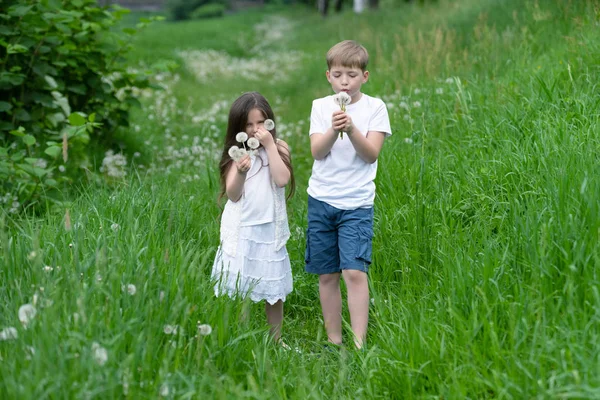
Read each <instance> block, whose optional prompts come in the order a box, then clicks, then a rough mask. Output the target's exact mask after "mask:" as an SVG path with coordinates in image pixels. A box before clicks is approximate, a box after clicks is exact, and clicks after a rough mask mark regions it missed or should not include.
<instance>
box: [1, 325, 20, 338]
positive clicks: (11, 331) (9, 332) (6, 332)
mask: <svg viewBox="0 0 600 400" xmlns="http://www.w3.org/2000/svg"><path fill="white" fill-rule="evenodd" d="M18 337H19V334H18V332H17V329H16V328H13V327H12V326H9V327H8V328H4V329H2V331H0V341H4V340H12V339H16V338H18Z"/></svg>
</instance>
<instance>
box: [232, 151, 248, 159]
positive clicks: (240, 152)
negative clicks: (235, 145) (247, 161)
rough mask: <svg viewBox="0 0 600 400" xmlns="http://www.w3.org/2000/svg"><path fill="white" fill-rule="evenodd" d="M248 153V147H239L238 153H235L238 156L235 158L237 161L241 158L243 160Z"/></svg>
mask: <svg viewBox="0 0 600 400" xmlns="http://www.w3.org/2000/svg"><path fill="white" fill-rule="evenodd" d="M246 154H248V152H247V151H246V149H241V148H239V149H238V150H237V151H236V154H235V157H236V158H235V160H236V161H239V160H241V159H242V158H244V156H245V155H246Z"/></svg>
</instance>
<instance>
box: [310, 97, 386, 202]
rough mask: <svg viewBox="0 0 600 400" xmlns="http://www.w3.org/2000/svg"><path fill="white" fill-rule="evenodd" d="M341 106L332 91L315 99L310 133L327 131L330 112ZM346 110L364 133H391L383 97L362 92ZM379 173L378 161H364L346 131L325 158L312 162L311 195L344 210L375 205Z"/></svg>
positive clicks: (329, 125) (329, 124) (329, 126)
mask: <svg viewBox="0 0 600 400" xmlns="http://www.w3.org/2000/svg"><path fill="white" fill-rule="evenodd" d="M339 109H340V107H339V106H338V105H337V104H335V103H334V101H333V95H332V96H327V97H323V98H321V99H316V100H314V101H313V104H312V111H311V115H310V131H309V134H310V135H314V134H323V133H325V132H326V131H327V130H328V129H329V128H331V115H332V114H333V112H334V111H336V110H339ZM346 113H348V114H349V115H350V117H351V118H352V122H354V125H355V126H356V128H358V131H359V132H360V133H361V134H362V135H363V136H366V135H367V133H368V132H369V131H377V132H383V133H385V135H386V137H387V136H390V135H391V134H392V129H391V127H390V119H389V116H388V112H387V108H386V106H385V103H384V102H383V101H382V100H380V99H377V98H375V97H371V96H368V95H366V94H364V93H363V94H362V96H361V98H360V100H358V101H357V102H356V103H354V104H350V105H347V106H346ZM376 174H377V161H375V162H374V163H372V164H369V163H367V162H365V161H363V159H362V158H360V157H359V156H358V154H357V153H356V150H354V146H353V145H352V143H351V142H350V139H349V138H348V135H346V134H344V138H343V139H338V140H336V141H335V143H334V145H333V147H332V148H331V151H330V152H329V154H327V156H325V158H323V159H321V160H315V162H314V163H313V168H312V174H311V177H310V179H309V181H308V190H307V191H308V194H309V195H310V196H311V197H313V198H315V199H317V200H320V201H323V202H325V203H327V204H329V205H331V206H333V207H336V208H339V209H342V210H354V209H357V208H364V207H372V206H373V201H374V200H375V182H373V180H374V179H375V176H376Z"/></svg>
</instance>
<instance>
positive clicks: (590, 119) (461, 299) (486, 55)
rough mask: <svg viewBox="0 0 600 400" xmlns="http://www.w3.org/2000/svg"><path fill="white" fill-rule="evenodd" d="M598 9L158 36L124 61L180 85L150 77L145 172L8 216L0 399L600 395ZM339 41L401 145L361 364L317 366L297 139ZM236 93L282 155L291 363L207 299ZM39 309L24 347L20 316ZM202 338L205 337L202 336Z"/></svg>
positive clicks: (462, 9)
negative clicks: (292, 185)
mask: <svg viewBox="0 0 600 400" xmlns="http://www.w3.org/2000/svg"><path fill="white" fill-rule="evenodd" d="M402 4H403V3H402ZM598 10H600V3H598V2H597V1H595V0H587V1H578V2H569V1H566V0H565V1H561V0H555V1H551V0H538V1H516V0H503V1H500V0H497V1H494V0H480V1H475V0H461V1H441V0H440V1H439V2H437V3H435V4H432V5H428V6H418V5H416V4H410V5H404V4H403V5H402V6H399V7H397V8H385V9H382V10H380V11H377V12H367V13H365V14H363V15H359V16H357V15H354V14H352V13H351V12H350V11H347V12H344V13H342V14H341V15H332V16H331V17H330V18H328V19H326V20H323V19H322V18H321V17H319V16H318V15H316V14H314V13H313V12H312V11H311V10H306V9H302V8H290V9H285V8H283V9H281V8H279V9H265V10H250V11H248V12H245V13H243V14H242V13H240V14H234V15H231V16H227V17H226V18H224V19H222V20H205V21H197V22H185V23H177V24H175V23H172V22H161V23H156V24H154V25H152V26H151V27H149V28H148V29H147V30H146V31H144V32H143V33H142V34H141V35H140V37H139V38H138V39H137V41H136V43H135V50H134V51H133V52H132V54H130V58H131V60H133V61H132V62H135V63H138V62H139V63H143V64H145V65H148V64H153V63H160V62H165V61H173V60H174V61H176V62H177V63H178V64H179V65H180V67H179V69H178V70H177V71H175V73H174V74H171V73H165V74H163V75H161V76H160V77H158V78H157V82H159V83H161V84H165V87H166V90H164V91H162V92H157V93H154V94H153V95H151V96H149V97H144V98H143V104H144V108H143V109H141V110H138V111H137V112H136V113H135V115H134V120H133V121H132V128H131V130H130V131H128V132H125V133H124V134H123V138H122V140H123V143H124V146H126V148H125V151H126V153H127V154H129V155H130V157H129V162H130V163H133V164H135V165H136V167H135V168H133V169H132V170H130V171H129V172H128V176H127V178H126V179H125V180H124V181H123V182H115V181H107V182H106V183H102V184H90V185H89V186H88V187H86V188H84V189H81V190H80V192H79V193H78V196H77V198H76V200H75V201H74V202H73V204H72V206H71V207H70V209H69V215H70V220H71V229H70V230H67V229H65V211H64V210H60V212H57V211H53V212H52V213H49V214H47V215H45V216H44V217H43V218H28V217H19V218H17V219H14V218H15V217H14V216H12V215H11V216H9V215H5V216H2V217H0V246H1V247H0V249H1V250H0V265H1V268H0V282H1V284H0V329H2V328H5V327H16V328H17V331H18V338H17V339H16V340H7V341H0V360H1V362H0V377H1V379H0V381H1V382H2V384H1V385H0V397H2V398H7V399H21V398H134V399H139V398H157V397H160V396H161V393H162V394H163V395H164V394H166V396H165V397H169V398H219V399H225V398H232V399H233V398H235V399H237V398H254V399H263V398H264V399H271V398H299V399H321V398H323V399H325V398H327V399H329V398H353V399H354V398H359V399H372V398H386V399H387V398H398V399H400V398H401V399H404V398H407V399H409V398H449V399H454V398H472V399H485V398H507V399H510V398H514V399H522V398H590V399H591V398H598V397H600V378H599V376H598V373H597V371H598V363H599V360H600V351H599V350H598V345H597V344H598V343H599V341H600V311H599V310H600V292H599V289H598V287H599V283H600V282H599V279H600V277H599V272H598V266H599V265H600V244H599V236H600V201H599V199H600V182H599V180H598V176H600V163H599V159H598V154H600V115H599V104H600V101H599V100H598V82H599V81H600V79H599V78H600V63H599V62H598V58H597V54H599V53H600V37H599V36H598V34H597V30H598V24H599V23H600V14H599V11H598ZM281 18H284V19H283V20H282V19H281ZM249 21H251V22H249ZM278 21H279V22H278ZM282 21H283V22H284V23H281V22H282ZM285 21H288V22H289V24H287V23H285ZM128 23H131V22H128ZM265 23H266V24H267V25H266V26H268V27H270V28H271V30H274V29H275V28H277V29H284V31H283V32H282V35H281V36H280V37H278V38H276V39H274V40H273V41H272V42H268V43H265V42H264V40H263V39H264V37H265V36H264V35H265V33H264V32H265V31H257V30H255V29H254V28H253V26H254V25H255V24H265ZM274 27H275V28H274ZM282 27H285V28H282ZM345 38H354V39H357V40H360V41H362V42H363V43H364V44H365V46H366V47H367V49H369V52H370V55H371V63H370V67H369V69H370V71H371V79H370V81H369V83H367V84H366V85H365V86H364V87H363V88H364V91H365V92H366V93H368V94H370V95H375V96H379V97H381V98H383V99H384V100H385V101H386V102H387V103H388V105H389V112H390V117H391V122H392V129H393V132H394V135H393V136H392V137H391V138H390V139H389V140H387V141H386V143H385V146H384V149H383V152H382V154H381V156H380V159H379V171H378V177H377V180H376V183H377V194H378V196H377V199H376V204H375V207H376V209H375V239H374V244H373V245H374V262H373V266H372V269H371V272H370V284H371V293H372V295H371V297H372V309H371V319H370V326H369V336H368V348H367V350H366V351H364V352H355V351H353V350H352V349H342V350H340V351H333V352H331V351H326V350H323V347H322V344H323V343H324V341H325V334H324V331H323V328H322V321H321V315H320V307H319V303H318V291H317V279H316V277H314V276H310V275H308V274H306V273H304V272H303V267H304V265H303V257H304V244H305V239H304V228H305V225H306V191H305V190H306V186H307V182H308V177H309V175H310V168H311V165H312V160H311V157H310V148H309V141H308V135H307V129H308V128H307V124H308V121H307V120H308V117H309V114H310V106H311V100H312V99H313V98H315V97H319V96H323V95H327V94H329V93H330V88H329V87H328V85H327V82H326V80H325V77H324V71H325V68H326V66H325V60H324V55H325V53H326V51H327V49H328V48H329V47H330V46H331V45H333V44H334V43H335V42H337V41H339V40H341V39H345ZM207 49H212V50H219V51H223V52H225V53H224V54H226V55H227V56H224V57H225V58H224V59H226V60H228V61H229V62H231V63H232V64H235V65H238V66H239V71H235V72H237V74H234V75H227V71H226V69H227V67H228V65H222V66H221V67H222V68H219V69H214V70H210V71H209V75H208V78H207V79H204V80H202V79H197V77H196V75H197V74H198V70H191V69H189V68H188V67H189V64H188V63H187V62H186V59H185V57H184V56H182V53H181V52H180V51H181V50H207ZM291 51H298V52H301V54H300V56H299V57H300V60H301V61H300V62H298V65H293V66H292V67H296V68H290V66H289V65H287V64H286V63H285V62H286V57H289V56H290V54H292V53H290V52H291ZM200 54H204V53H200ZM278 55H279V56H278ZM267 56H268V57H271V58H269V59H268V60H269V63H270V64H274V65H276V66H279V65H280V64H279V63H281V65H280V67H281V68H280V69H281V70H284V71H285V73H284V74H283V76H282V77H279V78H275V75H273V74H272V73H271V75H269V74H266V75H265V74H264V71H265V70H268V68H267V67H269V65H265V64H260V63H258V64H257V65H258V66H259V67H258V70H252V69H249V70H250V71H257V72H256V74H257V77H258V79H256V80H252V76H250V77H248V76H245V75H243V72H244V71H245V70H244V68H246V64H244V63H243V62H242V61H240V60H248V59H253V58H258V59H259V61H260V60H263V63H264V62H266V61H264V57H267ZM227 57H229V58H227ZM263 67H264V68H263ZM196 68H197V67H196ZM253 68H256V67H253ZM261 68H263V70H262V71H261ZM269 71H271V70H269ZM232 76H233V77H232ZM247 90H258V91H260V92H262V93H263V94H265V95H266V97H267V98H268V99H269V100H270V101H271V102H272V104H273V105H274V107H275V111H276V115H277V118H278V129H279V132H280V133H282V134H284V137H285V139H286V141H288V143H289V144H290V146H291V149H292V155H293V162H294V167H295V172H296V179H297V182H298V191H297V195H296V196H295V197H294V198H293V199H292V200H291V201H290V203H289V204H288V211H289V217H290V228H291V231H292V238H291V239H290V241H289V242H288V246H287V247H288V251H289V253H290V257H291V260H292V268H293V272H294V292H293V293H292V294H291V295H290V296H289V297H288V300H287V302H286V304H285V314H286V316H285V321H284V324H285V326H284V328H283V335H284V338H285V340H286V342H288V343H289V344H290V345H291V346H292V347H297V348H298V349H299V350H300V352H294V351H291V352H286V351H283V350H282V349H279V348H278V347H277V346H275V345H274V344H273V343H271V342H270V341H269V340H268V339H267V331H268V327H267V326H266V321H265V317H264V311H263V306H262V305H261V304H251V303H247V302H245V301H243V300H241V299H238V300H230V299H227V298H215V297H214V295H213V290H212V283H211V282H210V279H209V277H210V269H211V265H212V260H213V257H214V253H215V250H216V246H217V244H218V232H219V213H220V209H219V207H218V205H217V203H216V197H217V194H218V189H219V188H218V173H217V168H216V167H217V162H216V161H215V160H214V155H215V154H216V153H218V152H219V151H220V145H221V142H220V140H221V135H222V133H223V132H224V128H225V125H226V117H227V112H228V107H229V104H230V103H231V101H233V99H235V97H237V95H239V93H241V92H242V91H247ZM215 104H216V106H215ZM213 106H214V107H215V108H214V109H213V110H212V111H210V108H211V107H213ZM194 138H197V139H194ZM194 146H195V147H194ZM136 151H139V152H140V153H141V156H140V157H138V158H135V157H132V156H131V154H133V153H134V152H136ZM45 266H48V267H51V270H50V268H47V269H46V270H45V269H44V267H45ZM59 267H60V268H59ZM128 284H133V285H135V286H136V288H137V290H136V293H135V294H134V295H129V294H128V293H127V288H126V286H127V285H128ZM33 302H35V303H36V309H37V315H36V317H35V318H34V320H33V322H32V323H31V324H30V325H29V327H28V329H24V327H23V326H22V325H21V324H20V322H19V320H18V316H17V311H18V309H19V307H20V306H21V305H22V304H26V303H33ZM247 309H249V311H250V312H249V315H250V318H248V319H244V318H243V317H242V316H243V315H244V314H245V312H246V310H247ZM344 317H345V318H346V319H347V318H348V315H347V314H345V315H344ZM198 323H204V324H209V325H210V326H211V327H212V329H213V331H212V333H211V334H210V335H208V336H200V335H197V329H196V326H197V324H198ZM165 325H178V327H179V329H178V333H177V334H176V335H173V334H166V333H164V328H165ZM347 338H349V337H347ZM94 342H96V343H99V344H100V346H102V347H103V348H105V349H106V351H107V354H108V359H107V361H106V363H105V364H104V365H102V366H100V365H98V363H97V362H96V361H95V358H94V351H93V349H92V346H93V343H94ZM32 348H33V349H34V353H33V354H32V353H31V349H32ZM165 388H168V394H167V393H166V391H167V390H166V389H165Z"/></svg>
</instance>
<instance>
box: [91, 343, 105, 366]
mask: <svg viewBox="0 0 600 400" xmlns="http://www.w3.org/2000/svg"><path fill="white" fill-rule="evenodd" d="M92 352H93V357H94V360H95V361H96V362H97V363H98V365H100V366H102V365H104V364H106V361H108V351H106V349H105V348H104V347H102V346H100V345H99V344H98V343H96V342H94V343H92Z"/></svg>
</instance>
